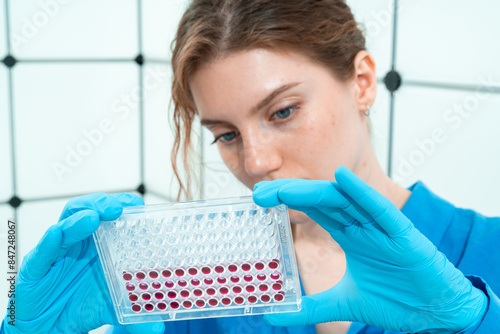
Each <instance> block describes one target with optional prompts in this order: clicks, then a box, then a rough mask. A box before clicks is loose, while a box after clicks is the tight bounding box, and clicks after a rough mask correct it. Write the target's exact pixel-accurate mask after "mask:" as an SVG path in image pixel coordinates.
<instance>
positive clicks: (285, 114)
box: [273, 106, 297, 119]
mask: <svg viewBox="0 0 500 334" xmlns="http://www.w3.org/2000/svg"><path fill="white" fill-rule="evenodd" d="M295 109H297V106H293V107H288V108H285V109H281V110H279V111H277V112H275V113H274V114H273V116H276V117H277V118H279V119H284V118H287V117H289V116H290V114H291V113H292V112H293V111H294V110H295Z"/></svg>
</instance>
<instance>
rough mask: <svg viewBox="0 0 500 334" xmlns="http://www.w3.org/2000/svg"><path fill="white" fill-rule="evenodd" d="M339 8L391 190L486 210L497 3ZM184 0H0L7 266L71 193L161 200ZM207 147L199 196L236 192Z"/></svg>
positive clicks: (498, 160)
mask: <svg viewBox="0 0 500 334" xmlns="http://www.w3.org/2000/svg"><path fill="white" fill-rule="evenodd" d="M348 3H349V4H350V5H351V7H352V9H353V12H354V13H355V16H356V18H357V19H358V21H359V22H361V23H362V24H363V25H364V27H365V30H366V33H367V42H368V43H367V46H368V50H369V51H370V52H371V53H372V54H373V56H374V58H375V61H376V63H377V73H378V78H379V88H378V96H377V101H376V103H375V105H374V106H373V107H372V115H371V118H372V122H373V142H374V146H375V148H376V152H377V154H378V157H379V159H380V162H381V163H382V165H383V166H384V167H385V169H386V171H387V172H388V173H390V175H392V177H393V178H394V179H396V180H397V181H398V182H399V183H401V184H402V185H404V186H409V185H411V184H412V183H413V182H415V181H416V180H419V179H421V180H423V181H424V182H425V183H426V184H427V185H428V186H429V187H430V188H431V189H432V190H433V191H434V192H436V193H437V194H439V195H441V196H442V197H445V198H447V199H448V200H449V201H451V202H452V203H454V204H456V205H457V206H462V207H470V208H473V209H475V210H477V211H479V212H481V213H483V214H485V215H500V195H498V191H497V189H499V188H500V176H499V175H498V174H499V173H498V172H499V171H500V131H498V127H499V124H500V66H499V65H498V59H500V43H498V35H499V33H500V21H499V20H498V19H497V17H496V15H497V14H498V13H500V2H499V1H497V0H477V1H474V2H471V1H465V0H441V1H439V2H435V1H430V0H420V1H415V0H399V2H398V3H397V4H394V2H393V1H390V0H349V1H348ZM185 4H186V1H185V0H168V1H160V0H107V1H97V0H87V1H71V0H64V1H63V0H40V1H35V0H25V1H17V0H16V1H14V0H0V59H4V58H5V57H6V56H7V55H11V56H13V57H15V59H16V60H17V63H16V65H15V66H14V67H7V66H4V64H2V63H0V219H1V222H0V226H1V230H0V231H1V233H0V240H1V245H2V246H1V248H2V249H5V248H6V247H5V246H4V245H6V242H5V241H6V239H5V238H6V236H5V231H6V230H5V228H6V223H7V218H8V217H10V218H14V219H15V221H16V222H17V226H18V234H17V237H18V254H19V255H18V256H19V258H18V259H19V261H20V260H21V258H22V256H23V255H24V254H26V253H27V252H28V251H29V250H30V249H31V248H33V247H34V246H35V245H36V243H37V241H38V239H39V238H40V237H41V236H42V234H43V232H44V231H45V230H46V229H47V227H48V226H50V225H52V224H54V223H55V222H56V221H57V218H58V216H59V214H60V211H61V210H62V208H63V206H64V204H65V202H66V201H67V200H68V199H69V198H71V197H73V196H76V195H79V194H84V193H90V192H98V191H105V192H117V191H130V192H136V193H137V190H138V189H139V186H141V185H143V186H144V187H145V189H146V194H145V200H146V202H147V203H156V202H162V201H169V200H172V199H173V198H174V197H175V194H176V191H177V189H176V186H175V184H174V183H172V181H173V175H172V172H171V169H170V165H169V151H170V147H171V144H172V141H173V136H172V132H171V129H170V126H169V123H168V115H167V113H168V110H169V98H170V97H169V96H170V92H169V89H170V78H171V71H170V67H169V66H170V64H169V60H170V51H169V45H170V42H171V40H172V38H173V35H174V33H175V29H176V25H177V23H178V21H179V19H180V16H181V15H182V12H183V9H184V8H185ZM394 27H396V28H395V29H394ZM138 55H142V56H143V58H144V64H143V65H142V66H140V65H139V64H138V63H137V62H135V61H134V59H135V58H136V57H137V56H138ZM391 69H394V70H395V71H397V72H398V73H399V74H400V75H401V77H402V86H401V87H400V88H399V89H398V90H396V91H395V92H394V93H393V94H391V93H390V92H389V91H388V90H387V89H386V87H385V85H384V82H383V79H384V77H385V76H386V74H387V73H388V72H389V71H390V70H391ZM97 131H99V133H100V134H101V135H98V132H97ZM89 138H92V140H90V139H89ZM211 139H212V135H211V134H210V133H209V132H207V131H205V130H203V132H202V133H201V134H200V143H199V147H200V151H201V150H202V152H203V157H204V166H205V167H204V169H203V170H204V172H203V173H202V175H203V177H202V179H201V180H200V181H201V182H200V184H201V185H202V186H201V191H202V193H201V195H200V196H201V197H204V198H215V197H227V196H232V195H242V194H249V191H248V190H246V189H245V188H244V187H243V186H241V185H239V184H238V182H237V181H236V180H235V178H234V177H233V176H232V175H230V174H228V173H227V171H226V168H225V167H224V165H223V164H222V162H221V160H220V159H219V157H218V153H217V152H216V148H215V147H214V146H210V145H209V142H210V141H211ZM74 152H77V153H78V152H81V153H82V152H83V154H80V155H79V156H80V157H77V156H76V153H74ZM68 162H69V165H68ZM58 164H60V165H58ZM62 164H64V165H66V166H68V168H67V169H65V170H64V172H62V171H59V172H56V171H55V166H59V167H61V165H62ZM14 196H16V197H18V198H20V199H21V200H22V204H21V205H20V206H19V207H17V208H13V207H12V206H11V205H9V200H11V199H12V198H13V197H14ZM4 253H6V252H5V251H4ZM0 261H4V263H5V261H6V260H5V259H4V260H0ZM0 266H1V267H2V268H3V267H4V264H1V265H0ZM0 282H1V283H0V304H4V303H5V301H6V299H7V298H6V294H7V292H6V286H5V280H4V279H0ZM4 305H5V304H4Z"/></svg>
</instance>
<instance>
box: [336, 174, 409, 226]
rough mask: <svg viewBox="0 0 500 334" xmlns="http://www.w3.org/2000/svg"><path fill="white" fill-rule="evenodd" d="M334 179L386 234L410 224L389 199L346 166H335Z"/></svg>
mask: <svg viewBox="0 0 500 334" xmlns="http://www.w3.org/2000/svg"><path fill="white" fill-rule="evenodd" d="M335 179H336V180H337V183H338V184H339V186H340V187H341V188H342V190H343V191H345V192H346V193H347V194H348V195H349V196H350V197H351V198H352V199H353V200H354V201H356V202H357V203H358V204H359V205H360V206H361V207H362V208H364V209H365V210H366V212H368V213H369V214H370V215H371V216H372V217H373V219H374V220H375V221H376V222H377V223H378V224H379V225H380V226H381V227H382V228H383V229H384V230H385V231H386V232H387V233H388V234H390V235H395V234H398V233H400V232H402V231H404V230H406V229H408V228H410V226H411V225H412V224H411V222H410V221H409V220H408V218H406V217H405V216H404V215H403V214H402V213H401V211H400V210H399V209H398V208H396V206H394V204H392V202H391V201H389V200H388V199H387V198H385V197H384V196H382V195H381V194H380V193H379V192H377V191H376V190H375V189H373V188H372V187H370V186H369V185H368V184H366V183H365V182H363V181H362V180H361V179H360V178H359V177H357V176H356V175H355V174H354V173H353V172H351V171H350V170H349V169H347V168H346V167H344V166H340V167H339V168H337V170H336V171H335Z"/></svg>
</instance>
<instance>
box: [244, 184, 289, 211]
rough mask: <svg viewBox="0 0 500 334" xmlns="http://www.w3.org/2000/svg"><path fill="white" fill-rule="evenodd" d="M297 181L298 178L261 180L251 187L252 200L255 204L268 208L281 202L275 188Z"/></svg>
mask: <svg viewBox="0 0 500 334" xmlns="http://www.w3.org/2000/svg"><path fill="white" fill-rule="evenodd" d="M296 181H299V179H276V180H273V181H261V182H259V183H256V184H255V186H254V187H253V200H254V202H255V204H257V205H259V206H262V207H264V208H270V207H273V206H276V205H280V204H283V202H282V201H281V200H280V199H279V197H278V196H277V190H279V189H280V188H281V187H282V186H284V185H286V184H289V183H293V182H296Z"/></svg>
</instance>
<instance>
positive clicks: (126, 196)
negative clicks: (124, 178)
mask: <svg viewBox="0 0 500 334" xmlns="http://www.w3.org/2000/svg"><path fill="white" fill-rule="evenodd" d="M111 196H112V197H113V198H115V199H117V200H118V201H120V203H121V204H122V205H123V206H136V205H144V200H143V199H142V198H141V197H140V196H137V195H135V194H130V193H117V194H111Z"/></svg>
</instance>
